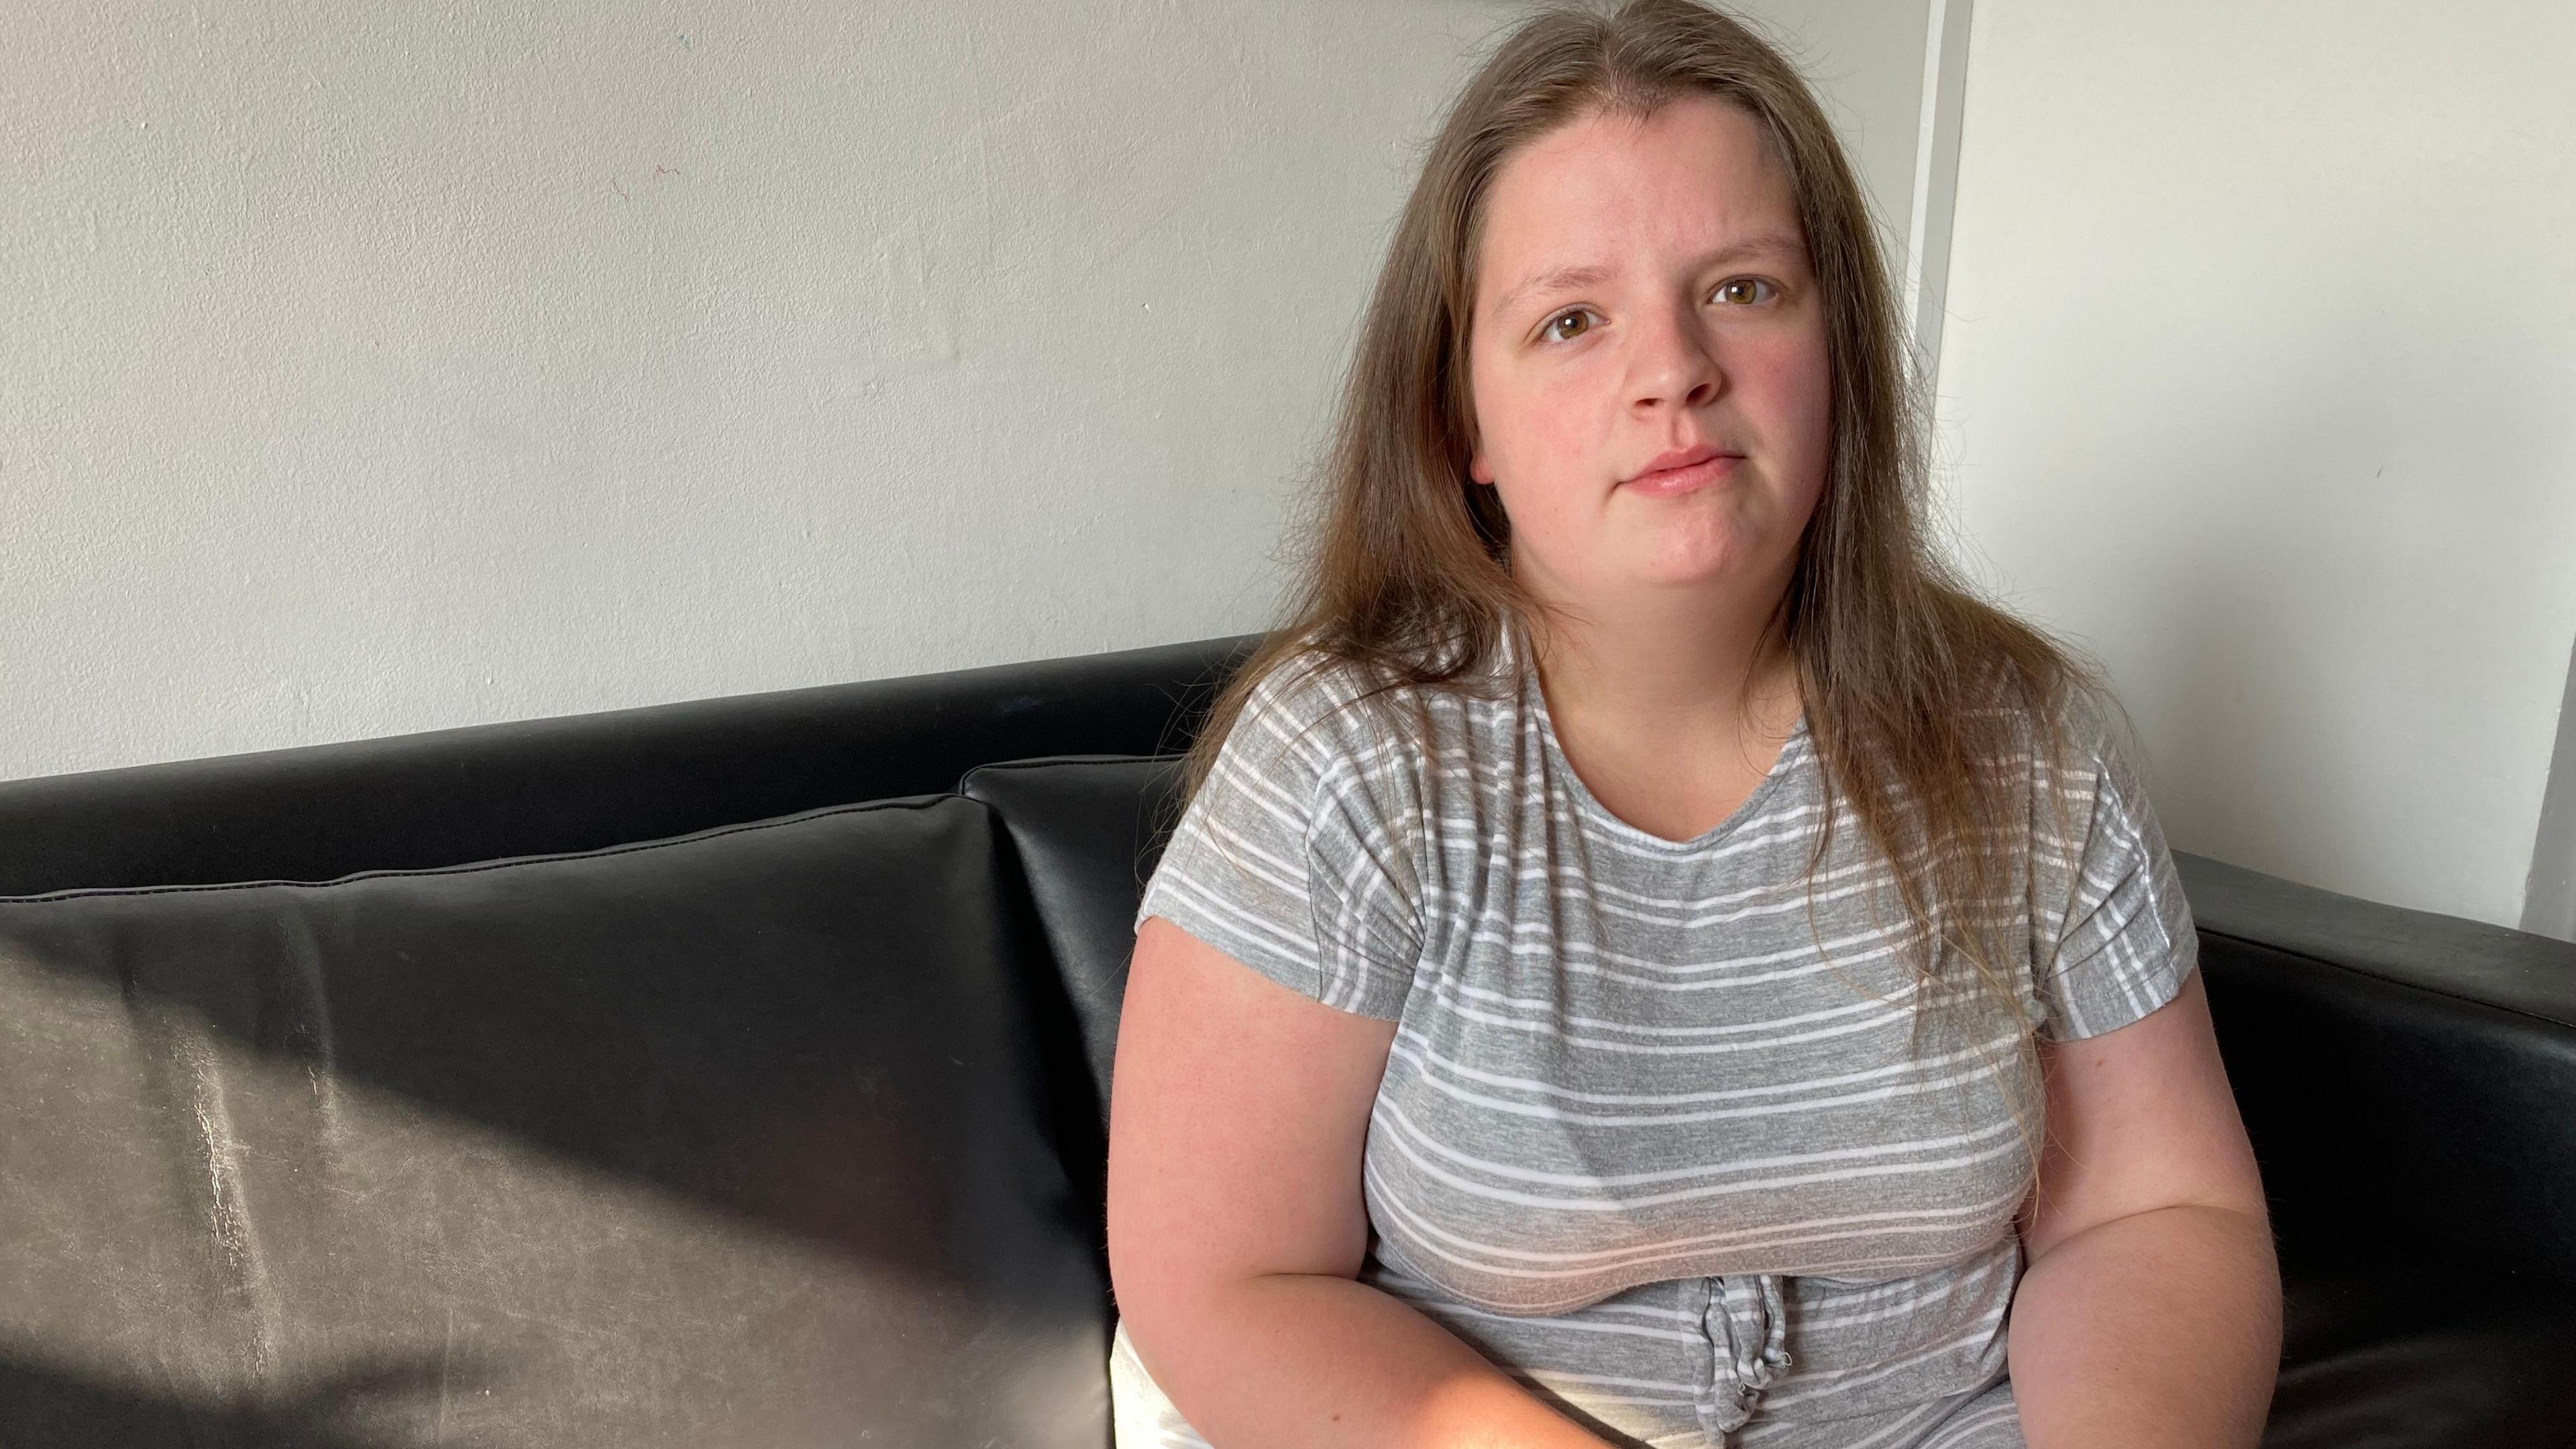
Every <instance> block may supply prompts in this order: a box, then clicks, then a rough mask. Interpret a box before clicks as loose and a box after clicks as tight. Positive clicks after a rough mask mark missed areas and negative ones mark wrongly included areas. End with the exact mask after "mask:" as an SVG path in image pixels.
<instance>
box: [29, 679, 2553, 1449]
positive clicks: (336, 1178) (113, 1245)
mask: <svg viewBox="0 0 2576 1449" xmlns="http://www.w3.org/2000/svg"><path fill="white" fill-rule="evenodd" d="M1251 642H1252V641H1251V640H1249V639H1224V640H1212V641H1207V642H1204V643H1198V644H1189V645H1178V646H1172V647H1167V648H1158V649H1147V650H1137V651H1130V652H1124V653H1115V654H1101V655H1095V656H1089V657H1084V658H1077V659H1065V660H1053V661H1045V662H1040V663H1032V664H1024V665H1013V666H1008V667H1003V668H997V669H983V670H973V671H966V672H962V673H955V674H945V675H936V676H927V677H922V678H915V679H902V680H892V681H882V682H876V683H867V684H855V685H847V686H836V687H831V688H823V689H809V690H798V691H792V692H787V693H781V694H771V695H762V696H754V697H748V698H740V699H726V700H712V701H705V702H700V703H694V704H685V705H676V706H669V707H663V708H655V709H645V710H628V711H620V712H615V713H607V714H598V715H591V716H583V717H577V718H570V719H556V720H542V721H535V722H530V723H523V724H511V725H501V726H492V727H486V728H476V729H465V730H450V731H443V732H439V733H434V734H427V735H416V736H410V737H405V738H399V739H388V740H378V741H370V742H364V743H359V744H350V745H332V746H324V747H317V748H310V749H298V750H288V751H279V752H273V753H265V754H255V755H244V756H236V757H232V758H226V759H215V760H202V761H193V762H188V763H184V764H174V765H157V766H147V767H142V768H136V769H125V770H111V771H102V772H97V773H92V774H84V775H70V776H59V777H54V778H48V779H35V780H24V781H18V782H14V783H9V784H5V785H0V896H5V897H8V899H6V900H0V990H5V992H6V998H5V1004H0V1444H6V1445H11V1446H51V1445H80V1446H102V1449H103V1446H117V1449H146V1446H165V1445H166V1446H173V1449H175V1446H182V1445H186V1446H209V1445H226V1446H231V1445H290V1444H291V1445H298V1446H321V1449H336V1446H348V1449H356V1446H371V1449H372V1446H393V1449H411V1446H430V1445H450V1444H455V1445H469V1444H470V1445H545V1446H591V1445H599V1446H607V1445H618V1446H633V1445H675V1446H676V1445H719V1444H721V1445H808V1444H866V1445H883V1446H888V1449H942V1446H970V1445H972V1446H985V1445H1007V1446H1031V1449H1038V1446H1060V1445H1062V1446H1070V1445H1082V1446H1100V1445H1104V1444H1106V1443H1107V1442H1108V1391H1107V1380H1106V1367H1105V1363H1106V1355H1107V1348H1108V1330H1109V1326H1110V1314H1111V1311H1112V1309H1111V1303H1110V1300H1109V1297H1108V1288H1107V1273H1106V1264H1105V1253H1104V1249H1103V1232H1102V1227H1101V1208H1100V1201H1101V1181H1102V1175H1103V1163H1104V1141H1105V1138H1104V1135H1103V1134H1104V1131H1105V1122H1106V1115H1107V1112H1106V1109H1107V1101H1108V1096H1107V1092H1108V1068H1109V1063H1110V1060H1111V1043H1112V1040H1113V1037H1114V1033H1115V1030H1116V1022H1117V1010H1118V1002H1119V996H1120V992H1121V987H1122V984H1123V979H1124V971H1125V963H1126V954H1127V950H1128V947H1129V945H1130V944H1131V936H1130V934H1129V930H1128V922H1129V917H1130V915H1131V914H1132V912H1133V909H1134V903H1135V901H1136V898H1137V893H1138V891H1139V889H1140V887H1141V882H1142V880H1143V878H1144V875H1145V872H1146V871H1147V870H1148V869H1150V866H1151V860H1152V855H1153V851H1154V849H1155V846H1156V840H1157V835H1158V832H1159V831H1160V830H1162V829H1164V828H1167V826H1168V822H1169V819H1170V816H1171V813H1172V809H1173V807H1174V804H1175V799H1176V797H1175V795H1174V787H1175V784H1176V773H1175V770H1174V768H1173V764H1172V761H1171V759H1170V758H1169V756H1170V754H1171V752H1173V751H1175V750H1177V749H1178V748H1180V747H1181V746H1182V745H1183V744H1185V743H1186V741H1187V740H1188V738H1189V735H1190V732H1191V731H1192V730H1193V729H1194V728H1196V726H1197V723H1198V721H1199V719H1200V717H1201V714H1202V712H1203V710H1204V708H1205V705H1206V702H1207V699H1208V697H1209V694H1210V692H1211V690H1212V689H1213V687H1214V686H1215V685H1216V684H1217V683H1218V682H1219V681H1220V680H1221V679H1222V678H1223V677H1224V674H1225V672H1226V671H1227V670H1228V669H1230V668H1231V667H1233V666H1234V665H1235V664H1237V663H1239V662H1240V659H1241V658H1242V654H1243V651H1244V650H1245V649H1246V648H1247V647H1248V645H1249V644H1250V643H1251ZM2182 867H2183V872H2184V878H2185V881H2186V886H2187V889H2188V890H2189V893H2190V896H2191V901H2192V905H2193V908H2194V910H2195V912H2196V913H2197V915H2198V919H2199V922H2200V926H2201V930H2202V933H2203V962H2204V969H2205V971H2206V973H2207V977H2208V983H2209V992H2210V998H2211V1002H2212V1010H2213V1012H2214V1013H2215V1016H2216V1019H2217V1022H2218V1027H2219V1031H2220V1034H2221V1037H2222V1045H2223V1046H2224V1048H2225V1050H2226V1054H2227V1060H2228V1068H2229V1071H2230V1074H2231V1076H2232V1078H2233V1080H2234V1083H2235V1085H2236V1088H2237V1092H2238V1095H2239V1099H2240V1101H2241V1103H2242V1105H2243V1108H2244V1112H2245V1116H2246V1119H2247V1123H2248V1126H2249V1129H2250V1130H2251V1132H2252V1134H2253V1136H2254V1140H2255V1145H2256V1147H2257V1149H2258V1151H2259V1152H2260V1154H2261V1156H2262V1159H2263V1163H2264V1170H2265V1177H2266V1181H2267V1184H2268V1186H2269V1189H2270V1191H2271V1194H2272V1197H2273V1202H2274V1205H2275V1208H2274V1210H2275V1215H2276V1227H2277V1228H2278V1230H2279V1233H2280V1235H2281V1241H2282V1251H2283V1258H2284V1267H2285V1275H2286V1279H2287V1284H2288V1293H2289V1319H2288V1333H2287V1350H2286V1354H2285V1361H2284V1366H2283V1369H2282V1374H2281V1380H2280V1389H2279V1392H2278V1394H2277V1396H2276V1399H2275V1404H2274V1413H2273V1421H2272V1426H2271V1430H2270V1434H2269V1436H2268V1437H2267V1439H2266V1440H2265V1442H2266V1444H2268V1445H2272V1446H2276V1449H2290V1446H2301V1449H2305V1446H2319V1449H2322V1446H2338V1449H2352V1446H2381V1445H2385V1446H2398V1445H2408V1446H2430V1445H2461V1446H2493V1449H2510V1446H2547V1449H2569V1446H2570V1445H2576V947H2571V946H2568V945H2565V944H2561V943H2557V942H2552V941H2548V940H2544V939H2541V938H2538V937H2533V936H2527V935H2523V934H2520V933H2517V932H2513V931H2507V930H2501V929H2497V928H2494V927H2489V926H2484V925H2479V924H2474V923H2470V922H2466V921H2460V920H2455V919H2451V918H2447V917H2439V916H2432V915H2425V914H2421V913H2416V912H2409V911H2401V910H2395V909H2391V908H2388V907H2385V906H2379V905H2373V904H2369V903H2365V902H2362V901H2357V900H2352V899H2348V898H2345V897H2341V896H2335V895H2331V894H2328V893H2326V892H2323V891H2318V890H2314V889H2311V888H2307V887H2304V886H2298V885H2293V884H2290V883H2288V882H2285V881H2281V880H2277V879H2273V878H2270V877H2266V876H2261V875H2257V874H2254V873H2252V872H2249V871H2245V870H2241V869H2237V868H2235V867H2231V866H2227V865H2223V864H2220V863H2218V862H2215V861H2209V860H2201V859H2196V858H2192V857H2188V856H2186V857H2184V858H2183V860H2182Z"/></svg>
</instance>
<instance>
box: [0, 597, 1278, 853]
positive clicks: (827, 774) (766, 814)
mask: <svg viewBox="0 0 2576 1449" xmlns="http://www.w3.org/2000/svg"><path fill="white" fill-rule="evenodd" d="M1259 640H1260V636H1259V635H1241V636H1236V637H1231V638H1220V639H1202V640H1199V641H1196V642H1194V643H1188V644H1169V645H1159V646H1156V647H1153V648H1148V649H1129V650H1122V651H1118V652H1114V653H1104V654H1089V655H1079V656H1075V657H1072V658H1066V659H1040V660H1032V661H1029V662H1026V663H1020V664H1007V665H996V666H993V667H990V668H985V669H966V670H958V671H955V672H952V673H946V674H925V675H916V676H912V677H909V678H902V679H880V680H870V681H866V682H863V683H858V684H838V685H830V686H825V687H821V688H814V689H794V690H784V691H780V692H777V693H772V694H754V695H742V696H738V697H735V698H731V699H708V700H695V701H691V702H689V703H686V704H672V705H658V706H654V707H652V708H647V709H628V710H614V711H609V712H605V713H599V714H587V715H577V716H572V717H569V718H563V719H542V720H525V721H519V722H516V723H511V724H499V725H483V726H476V727H473V728H468V729H452V730H438V731H434V732H431V733H428V734H417V735H403V736H400V737H396V738H391V739H378V740H360V741H357V742H354V743H350V744H335V745H316V746H311V747H307V748H303V749H292V750H270V751H264V752H261V753H257V754H244V755H229V756H224V757H222V758H218V759H208V760H188V761H182V762H178V763H174V764H164V765H142V766H135V767H132V768H127V769H117V770H96V771H90V772H87V773H83V774H74V775H56V776H49V777H46V778H42V779H34V780H15V781H0V896H13V895H34V894H37V893H39V892H44V891H57V890H68V889H75V888H90V889H106V888H128V887H136V886H154V885H202V884H208V883H213V882H221V881H241V880H302V881H319V880H331V879H334V878H336V877H339V876H343V875H346V874H348V873H350V872H352V871H359V870H413V869H425V868H429V867H434V866H446V865H461V864H465V863H467V862H471V861H478V860H496V859H500V858H503V857H506V856H519V855H541V854H549V853H555V852H562V851H576V850H594V849H598V848H600V847H603V846H609V845H616V844H619V843H621V842H624V841H631V840H660V839H665V838H667V837H670V836H674V835H680V834H685V833H687V832H689V831H694V830H706V829H710V828H713V827H715V826H719V825H731V824H736V823H739V822H741V821H746V820H767V819H773V818H775V817H777V816H781V815H787V814H792V813H794V812H796V811H799V810H811V809H816V808H818V807H821V806H826V805H839V804H844V803H847V802H849V801H852V800H876V799H883V798H886V797H889V796H895V795H917V794H926V793H930V792H934V791H944V790H947V789H949V788H951V787H952V786H953V785H954V784H955V783H956V780H957V777H958V775H959V774H960V773H962V772H963V771H965V770H968V769H971V768H973V767H974V766H976V765H980V764H983V763H985V762H986V761H990V760H1011V759H1019V758H1023V757H1026V756H1032V755H1056V754H1064V753H1068V752H1073V751H1098V752H1104V753H1114V754H1124V755H1150V754H1157V753H1161V752H1164V751H1169V750H1177V749H1184V748H1187V747H1188V744H1189V741H1190V738H1191V737H1192V736H1193V735H1194V734H1196V733H1197V730H1198V722H1199V720H1200V718H1201V717H1203V716H1204V714H1205V712H1206V709H1207V705H1208V702H1209V700H1210V699H1211V698H1212V697H1213V695H1214V692H1215V690H1216V689H1217V688H1218V687H1219V686H1221V685H1222V684H1223V683H1224V682H1225V680H1226V679H1227V678H1228V677H1229V676H1230V675H1231V674H1232V673H1233V671H1234V669H1235V667H1236V666H1237V665H1238V664H1240V663H1241V662H1242V660H1243V657H1244V656H1245V655H1246V654H1247V653H1249V652H1250V650H1251V648H1252V646H1253V645H1254V644H1256V643H1258V642H1259Z"/></svg>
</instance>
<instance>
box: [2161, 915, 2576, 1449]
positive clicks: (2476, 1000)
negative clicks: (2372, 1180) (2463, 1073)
mask: <svg viewBox="0 0 2576 1449" xmlns="http://www.w3.org/2000/svg"><path fill="white" fill-rule="evenodd" d="M2201 934H2203V935H2207V936H2216V937H2218V938H2219V939H2221V940H2225V941H2234V942H2236V943H2237V944H2239V945H2242V946H2253V947H2256V948H2258V949H2261V950H2265V951H2271V952H2275V953H2277V954H2279V955H2283V956H2288V957H2291V958H2292V959H2294V960H2299V961H2308V962H2313V963H2315V964H2316V965H2319V966H2331V967H2333V968H2334V969H2336V970H2338V971H2349V972H2351V973H2352V974H2353V975H2355V976H2367V977H2369V978H2370V979H2371V980H2373V981H2380V982H2385V983H2387V984H2388V985H2390V986H2402V987H2404V988H2406V989H2407V990H2409V991H2421V992H2423V993H2425V994H2426V995H2428V996H2439V997H2442V998H2444V999H2445V1000H2449V1001H2457V1002H2463V1003H2465V1004H2467V1005H2470V1006H2483V1007H2486V1008H2487V1009H2488V1010H2490V1011H2501V1012H2504V1013H2505V1014H2506V1015H2508V1016H2519V1017H2522V1018H2524V1019H2525V1020H2528V1021H2540V1022H2547V1023H2548V1024H2549V1025H2551V1026H2554V1027H2558V1028H2560V1029H2562V1030H2569V1031H2576V1021H2567V1020H2563V1019H2561V1018H2559V1017H2555V1016H2545V1015H2543V1014H2541V1013H2540V1012H2537V1011H2531V1010H2527V1009H2525V1008H2523V1007H2519V1006H2508V1005H2506V1004H2505V1003H2503V1002H2501V1001H2489V1000H2487V999H2486V998H2485V997H2483V996H2470V995H2466V994H2464V993H2462V992H2458V991H2445V990H2443V989H2442V988H2441V987H2439V986H2427V985H2425V984H2424V983H2423V982H2420V981H2409V980H2407V979H2405V978H2404V977H2400V976H2384V975H2382V974H2380V973H2379V972H2377V971H2372V970H2370V969H2368V968H2366V967H2361V966H2355V965H2353V964H2352V963H2351V962H2349V961H2336V960H2332V959H2330V958H2328V957H2324V956H2317V955H2311V954H2310V953H2308V952H2306V951H2300V950H2295V949H2293V948H2291V947H2288V946H2283V945H2279V944H2276V943H2274V942H2271V941H2265V940H2260V939H2257V938H2256V937H2253V936H2240V935H2237V934H2236V933H2234V932H2233V931H2213V930H2210V929H2208V928H2206V927H2203V928H2202V930H2201ZM2567 1449H2576V1443H2571V1444H2569V1445H2568V1446H2567Z"/></svg>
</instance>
